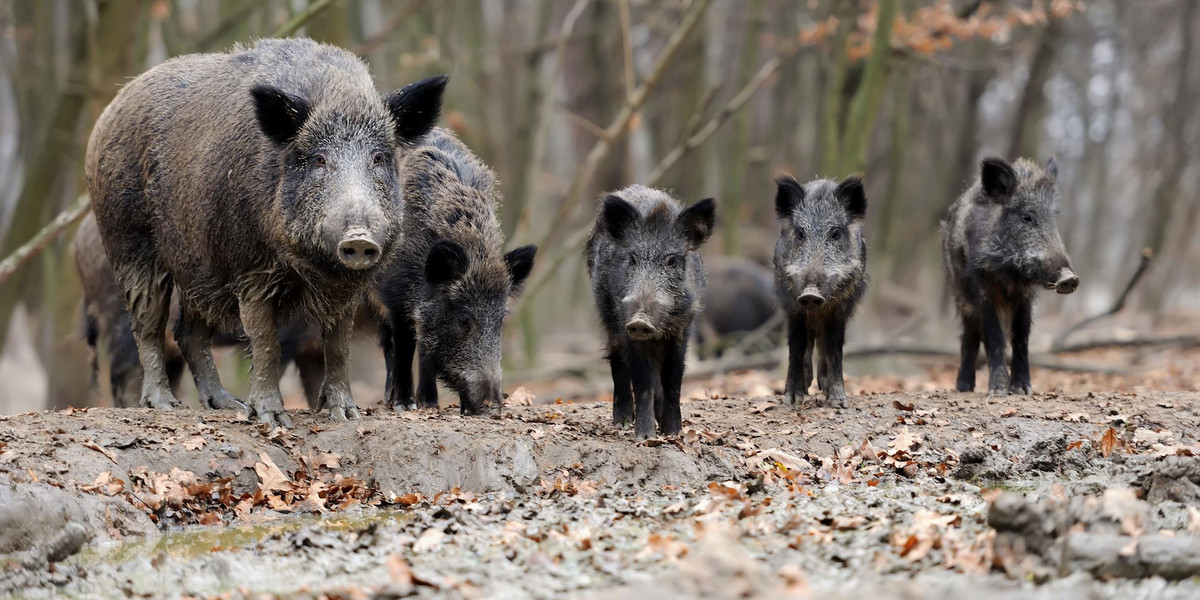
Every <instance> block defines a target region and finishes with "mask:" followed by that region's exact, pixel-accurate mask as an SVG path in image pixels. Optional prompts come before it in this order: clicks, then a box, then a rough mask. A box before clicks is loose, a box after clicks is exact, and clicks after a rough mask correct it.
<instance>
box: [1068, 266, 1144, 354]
mask: <svg viewBox="0 0 1200 600" xmlns="http://www.w3.org/2000/svg"><path fill="white" fill-rule="evenodd" d="M1153 258H1154V251H1153V250H1151V249H1150V248H1143V249H1142V260H1141V262H1139V263H1138V268H1137V270H1136V271H1134V272H1133V277H1130V278H1129V283H1127V284H1125V290H1124V291H1122V292H1121V295H1120V296H1117V299H1116V301H1115V302H1113V305H1112V306H1111V307H1109V309H1108V310H1106V311H1104V312H1102V313H1100V314H1098V315H1092V316H1090V317H1088V318H1086V319H1084V320H1082V321H1080V322H1078V323H1076V324H1074V325H1072V326H1070V327H1068V328H1067V330H1066V331H1064V332H1062V333H1061V334H1059V336H1058V338H1056V339H1055V340H1054V343H1053V344H1052V345H1051V348H1053V349H1056V350H1057V349H1058V348H1060V347H1062V346H1063V344H1065V343H1066V341H1067V336H1069V335H1071V334H1072V333H1075V332H1076V331H1078V330H1080V329H1083V328H1084V327H1087V326H1088V325H1091V324H1092V323H1095V322H1096V321H1099V320H1100V319H1103V318H1105V317H1108V316H1111V315H1115V314H1117V313H1118V312H1121V309H1123V308H1125V301H1126V300H1128V299H1129V294H1130V292H1132V291H1133V288H1135V287H1137V284H1138V282H1140V281H1141V280H1142V276H1143V275H1145V274H1146V271H1148V270H1150V262H1151V261H1152V260H1153Z"/></svg>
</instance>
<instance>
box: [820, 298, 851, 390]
mask: <svg viewBox="0 0 1200 600" xmlns="http://www.w3.org/2000/svg"><path fill="white" fill-rule="evenodd" d="M845 343H846V322H845V321H843V320H841V319H839V318H837V317H834V318H831V319H829V321H828V322H827V323H826V324H825V327H824V331H823V332H821V367H822V369H821V370H822V371H824V379H825V385H824V388H825V405H826V406H833V407H835V408H849V407H850V403H849V402H847V401H846V384H845V381H844V377H843V376H842V346H843V345H844V344H845Z"/></svg>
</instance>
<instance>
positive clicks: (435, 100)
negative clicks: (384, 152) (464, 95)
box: [383, 75, 450, 145]
mask: <svg viewBox="0 0 1200 600" xmlns="http://www.w3.org/2000/svg"><path fill="white" fill-rule="evenodd" d="M449 80H450V78H449V77H446V76H445V75H438V76H437V77H430V78H429V79H422V80H420V81H416V82H413V83H410V84H408V85H406V86H404V87H402V88H400V89H398V90H396V91H394V92H392V93H390V94H388V95H387V97H386V98H384V99H383V102H384V104H387V107H388V110H389V111H391V113H392V121H394V122H395V126H396V143H398V144H402V145H412V144H416V143H417V142H419V141H420V140H421V138H423V137H425V134H427V133H429V130H431V129H433V126H434V125H436V124H437V120H438V115H439V114H441V112H442V93H443V92H445V91H446V82H447V81H449Z"/></svg>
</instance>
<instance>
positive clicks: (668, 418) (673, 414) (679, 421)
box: [658, 340, 687, 435]
mask: <svg viewBox="0 0 1200 600" xmlns="http://www.w3.org/2000/svg"><path fill="white" fill-rule="evenodd" d="M686 357H687V340H683V341H681V342H679V343H677V344H668V345H667V351H666V354H665V356H663V364H662V374H661V377H660V380H661V381H662V395H663V407H662V412H661V414H660V415H659V417H658V427H659V429H660V430H661V431H662V434H663V435H678V434H679V432H680V430H682V429H683V414H682V411H681V410H680V408H679V394H680V388H681V387H683V369H684V363H685V359H686Z"/></svg>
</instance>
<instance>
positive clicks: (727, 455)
mask: <svg viewBox="0 0 1200 600" xmlns="http://www.w3.org/2000/svg"><path fill="white" fill-rule="evenodd" d="M848 389H851V390H852V391H853V389H854V388H852V387H850V386H848ZM514 396H515V395H514ZM510 400H511V401H513V402H514V403H515V402H519V401H520V400H521V399H520V398H517V397H513V398H510ZM364 412H365V413H367V414H366V415H365V416H364V418H363V419H361V420H358V421H351V422H346V423H331V422H329V421H328V420H327V419H326V418H325V417H324V416H323V415H319V414H311V413H309V412H307V411H296V412H294V413H293V419H294V421H295V427H294V428H293V429H291V430H283V429H275V430H270V429H266V428H264V427H260V426H257V425H255V424H254V423H253V422H251V421H250V420H248V419H247V418H246V417H245V415H240V414H234V413H232V412H226V411H193V410H178V411H170V412H168V411H153V410H148V409H91V410H86V411H85V410H68V411H62V412H42V413H30V414H24V415H18V416H11V417H0V567H3V570H2V571H0V594H10V595H13V596H16V597H28V598H39V597H50V596H63V597H78V598H126V597H205V598H207V597H221V598H226V597H235V598H239V597H278V596H284V597H300V598H318V597H330V598H371V597H377V598H398V597H405V596H415V597H451V598H454V597H463V598H485V597H486V598H564V597H568V598H570V597H578V598H591V599H597V600H600V599H609V598H612V599H616V598H653V599H654V600H667V599H673V598H733V597H739V598H782V597H797V598H808V597H812V598H861V597H863V596H864V595H869V597H871V598H878V599H890V598H896V599H900V598H905V599H910V598H911V599H922V598H931V599H932V598H938V599H940V598H958V597H965V596H966V595H967V594H971V595H972V597H973V598H977V599H979V600H989V599H992V598H996V599H1001V598H1003V599H1007V598H1014V599H1015V598H1054V599H1056V600H1060V599H1072V598H1121V599H1122V600H1129V599H1137V598H1195V597H1200V583H1198V582H1200V577H1198V575H1197V574H1196V573H1192V572H1189V571H1188V570H1187V568H1186V565H1185V566H1183V567H1180V566H1178V565H1176V566H1175V567H1172V568H1174V570H1163V571H1154V570H1152V569H1151V570H1146V569H1149V568H1150V567H1146V568H1141V567H1139V569H1140V570H1137V569H1134V570H1129V569H1125V570H1121V569H1117V570H1113V569H1110V568H1108V567H1106V566H1105V565H1104V564H1103V562H1104V560H1105V558H1104V557H1099V558H1095V557H1093V558H1089V559H1088V560H1084V559H1083V558H1078V557H1077V556H1076V557H1075V558H1071V557H1068V556H1067V555H1066V554H1064V550H1063V549H1064V548H1071V547H1072V545H1071V544H1072V543H1071V542H1068V541H1066V540H1071V539H1074V540H1076V541H1078V540H1079V539H1081V538H1078V537H1076V538H1072V537H1071V536H1073V535H1093V536H1100V537H1102V538H1103V539H1105V540H1109V543H1112V544H1116V545H1115V546H1113V547H1114V550H1113V552H1118V553H1119V556H1118V557H1117V558H1115V560H1118V561H1125V562H1126V563H1128V561H1130V560H1133V559H1132V558H1130V557H1136V556H1141V555H1139V554H1137V548H1136V545H1137V543H1138V541H1139V540H1140V539H1141V538H1143V537H1145V539H1147V540H1150V539H1151V538H1153V539H1155V540H1159V539H1165V538H1172V539H1173V540H1174V541H1169V542H1168V543H1167V545H1171V544H1175V545H1177V546H1179V547H1181V548H1187V547H1192V548H1194V547H1195V546H1194V544H1191V540H1192V538H1191V536H1192V535H1193V534H1195V535H1200V511H1198V510H1197V509H1196V507H1197V506H1200V458H1197V456H1198V455H1200V445H1198V441H1197V432H1198V431H1200V394H1197V393H1195V392H1155V393H1145V392H1119V393H1103V394H1102V393H1091V392H1081V393H1065V392H1062V393H1044V394H1036V395H1032V396H1014V397H1007V398H992V397H988V396H986V395H984V394H979V393H972V394H958V393H953V392H945V391H928V392H913V393H879V394H874V393H868V394H859V395H852V396H851V398H850V408H849V409H846V410H836V409H831V408H823V407H818V406H816V403H815V402H810V403H809V405H807V406H803V407H800V408H796V407H792V406H788V405H786V404H783V403H782V400H781V399H780V398H779V397H777V396H758V397H752V398H708V399H701V400H694V401H690V402H686V403H685V404H684V407H683V413H684V432H683V434H682V435H681V436H679V437H677V438H672V439H659V440H651V441H650V442H646V443H642V444H635V443H634V442H633V441H632V430H630V429H617V428H615V427H614V426H613V425H611V423H610V415H611V405H610V404H606V403H603V402H589V403H576V404H572V403H565V404H550V405H532V406H510V407H508V408H506V410H505V414H504V416H503V418H500V419H494V418H488V417H462V416H459V414H458V411H457V410H456V409H453V408H446V409H442V410H441V411H432V410H424V411H416V412H411V413H399V414H396V413H389V412H385V411H383V410H382V409H378V408H377V409H373V410H367V411H364ZM1114 536H1115V537H1114ZM1097 539H1099V538H1097ZM1113 540H1115V541H1113ZM1126 540H1128V542H1129V544H1128V546H1129V548H1131V550H1127V549H1126V548H1125V546H1122V545H1121V544H1123V543H1125V541H1126ZM1189 544H1191V545H1190V546H1189ZM1076 545H1078V544H1076ZM1171 547H1174V546H1171ZM1074 552H1076V554H1078V551H1077V550H1075V551H1074ZM1097 552H1099V551H1097ZM1072 556H1074V555H1072ZM1084 558H1087V557H1084ZM1089 560H1090V561H1091V562H1089ZM1146 560H1147V561H1150V560H1151V559H1150V558H1147V559H1146ZM1184 562H1186V561H1184ZM1193 562H1194V561H1193ZM1176 563H1178V564H1184V563H1181V562H1179V561H1176ZM1139 564H1140V563H1139ZM1172 564H1175V563H1172ZM1128 573H1135V574H1138V575H1137V577H1135V578H1130V576H1129V575H1127V574H1128ZM1156 573H1157V574H1156ZM1168 579H1169V580H1168Z"/></svg>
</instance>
